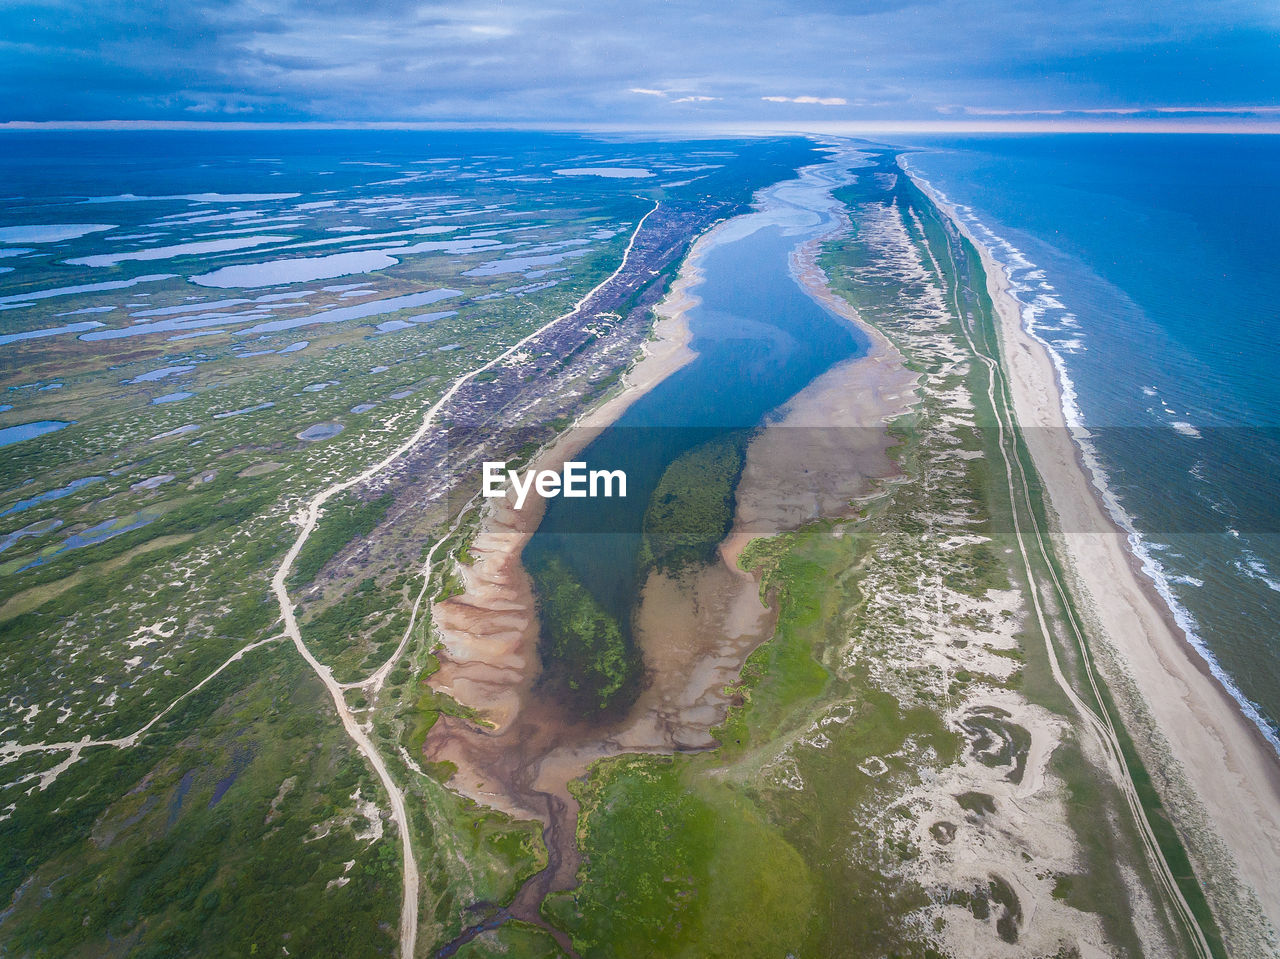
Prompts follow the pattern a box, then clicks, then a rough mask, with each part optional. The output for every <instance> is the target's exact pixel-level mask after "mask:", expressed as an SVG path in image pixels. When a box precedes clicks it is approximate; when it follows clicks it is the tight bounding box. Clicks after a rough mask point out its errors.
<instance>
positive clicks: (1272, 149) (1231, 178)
mask: <svg viewBox="0 0 1280 959" xmlns="http://www.w3.org/2000/svg"><path fill="white" fill-rule="evenodd" d="M906 163H907V165H908V167H909V168H910V169H911V170H912V172H914V173H916V174H918V175H919V176H922V177H923V178H924V179H926V180H928V181H929V183H930V184H931V185H932V186H933V187H934V188H935V189H936V190H938V191H940V192H941V193H942V194H944V195H945V196H946V197H947V198H948V199H949V200H950V201H951V202H953V203H955V204H957V205H958V207H959V212H960V214H961V216H962V217H963V218H964V219H966V220H967V221H968V223H969V225H970V227H971V228H972V229H973V230H974V232H975V235H977V236H978V237H979V239H981V240H982V241H983V242H984V243H985V244H986V245H987V246H988V247H989V248H990V249H991V250H992V252H993V253H994V254H995V256H996V258H997V259H998V260H1000V261H1001V263H1002V264H1003V265H1004V267H1005V269H1006V272H1007V273H1008V274H1009V276H1010V279H1011V282H1012V285H1013V289H1014V291H1015V293H1016V295H1017V296H1018V298H1019V300H1020V301H1021V302H1022V304H1023V320H1024V323H1025V324H1027V325H1028V326H1029V327H1030V328H1031V329H1032V331H1033V332H1034V333H1035V334H1036V335H1037V336H1039V337H1040V338H1041V339H1042V340H1044V341H1045V342H1046V343H1047V344H1048V345H1049V347H1050V348H1051V350H1052V352H1053V354H1054V358H1055V362H1056V363H1057V364H1058V366H1059V371H1060V374H1061V375H1062V377H1063V382H1064V385H1065V386H1066V391H1065V393H1066V397H1065V402H1066V406H1067V412H1068V416H1069V420H1074V421H1075V422H1077V423H1080V424H1082V425H1083V426H1084V427H1085V428H1086V430H1087V436H1082V442H1083V444H1084V447H1085V452H1086V459H1089V458H1090V457H1094V458H1095V461H1094V465H1095V479H1096V480H1097V482H1098V485H1099V486H1100V487H1101V488H1102V489H1103V491H1104V495H1105V496H1109V497H1110V498H1111V499H1110V505H1111V507H1112V511H1113V515H1114V516H1115V517H1116V518H1117V519H1118V520H1119V521H1120V522H1121V523H1122V525H1124V526H1126V528H1127V529H1128V531H1129V539H1130V544H1131V546H1132V548H1133V550H1134V552H1135V554H1136V555H1137V556H1138V558H1139V559H1140V560H1141V562H1142V564H1143V567H1144V570H1145V572H1146V574H1147V575H1148V577H1149V578H1150V579H1151V580H1152V581H1153V583H1154V584H1155V585H1156V587H1157V589H1158V590H1159V591H1160V593H1161V594H1162V596H1163V597H1164V599H1165V602H1166V603H1167V604H1168V605H1169V607H1170V610H1171V612H1172V613H1173V615H1174V617H1175V619H1176V620H1177V622H1178V624H1179V625H1180V627H1181V628H1182V630H1183V631H1184V632H1185V634H1186V636H1187V639H1188V641H1189V642H1190V643H1191V644H1192V645H1193V646H1195V647H1196V649H1197V650H1198V651H1199V653H1200V654H1201V655H1202V656H1203V657H1204V658H1205V660H1206V662H1208V663H1209V665H1210V668H1211V669H1213V671H1214V672H1215V674H1216V675H1218V677H1219V679H1220V680H1221V681H1222V682H1223V684H1224V685H1225V686H1226V687H1227V689H1228V690H1229V691H1230V692H1231V693H1232V695H1234V696H1235V697H1236V699H1237V700H1238V701H1239V702H1240V703H1241V705H1242V707H1243V708H1244V709H1245V711H1246V713H1248V714H1249V715H1250V717H1251V718H1252V719H1253V720H1254V722H1255V723H1257V725H1258V726H1259V728H1260V729H1261V730H1262V731H1263V732H1264V734H1265V735H1267V737H1268V738H1269V739H1270V740H1271V742H1272V744H1273V746H1276V748H1277V749H1278V750H1280V736H1278V735H1277V729H1278V728H1280V727H1278V725H1277V722H1278V720H1280V348H1278V347H1277V344H1276V325H1277V324H1276V321H1277V319H1280V259H1278V258H1277V242H1276V225H1277V223H1280V190H1278V189H1277V188H1276V184H1277V182H1280V138H1277V137H1268V136H1238V137H1237V136H1189V135H1180V136H1174V135H1170V136H1151V135H1133V136H1117V135H1109V136H1088V135H1059V136H1020V137H984V138H972V139H964V140H947V141H941V140H937V141H928V142H925V143H922V144H919V152H913V153H911V154H910V155H909V156H908V157H907V159H906Z"/></svg>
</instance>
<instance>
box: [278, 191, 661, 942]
mask: <svg viewBox="0 0 1280 959" xmlns="http://www.w3.org/2000/svg"><path fill="white" fill-rule="evenodd" d="M658 208H659V203H658V202H657V201H654V204H653V209H652V210H650V211H649V212H648V213H646V214H645V215H644V216H642V217H641V218H640V221H639V222H638V223H637V224H636V228H635V230H634V232H632V234H631V239H630V240H629V241H628V243H627V248H626V250H625V251H624V252H623V255H622V261H621V262H620V263H619V264H618V268H617V269H616V270H614V271H613V272H612V273H611V274H609V276H608V277H606V278H605V279H604V280H602V281H601V282H600V283H599V284H597V285H596V286H594V287H592V288H591V290H589V291H588V292H587V293H585V294H584V295H583V296H582V298H581V299H580V300H578V302H577V303H575V304H574V305H573V308H572V309H570V310H569V311H567V312H565V313H562V314H561V315H559V316H557V317H555V318H554V319H552V320H549V321H548V322H546V323H544V324H543V325H542V326H540V327H538V328H537V329H536V330H534V331H533V332H532V333H530V334H528V335H527V336H525V337H523V338H521V339H520V340H519V341H518V342H516V343H515V344H513V345H512V346H509V347H508V348H507V349H505V350H503V351H502V352H501V353H499V354H498V355H497V356H495V357H494V358H493V359H491V360H489V361H488V362H487V363H484V364H483V365H481V366H477V367H476V368H475V369H473V370H471V371H469V372H467V373H464V374H463V375H462V376H459V377H458V378H457V379H456V380H454V381H453V383H452V384H451V385H450V386H449V388H448V389H447V390H445V392H444V394H443V395H442V396H441V397H440V399H438V400H436V402H435V403H434V404H433V405H432V406H431V407H430V408H429V409H428V410H427V411H426V413H425V414H423V417H422V422H421V424H419V426H418V428H417V429H416V430H414V432H413V434H412V435H411V436H410V437H409V438H408V439H407V440H405V441H404V442H403V443H401V444H400V445H399V446H397V447H396V448H395V449H394V450H392V451H391V452H390V453H389V454H387V455H386V456H385V457H383V458H382V459H381V460H379V461H378V462H376V463H374V464H373V465H372V466H369V467H367V468H366V469H365V470H363V471H362V472H361V473H359V474H357V475H356V476H354V477H352V478H350V479H347V480H343V481H342V482H340V483H334V484H333V485H332V486H329V487H327V488H326V489H324V490H321V491H320V492H319V493H317V494H316V495H315V496H313V497H312V498H311V500H310V501H309V502H308V503H307V505H306V507H305V508H304V509H303V510H302V511H300V512H299V513H298V514H297V515H296V516H295V519H296V521H297V522H298V525H299V526H300V527H301V529H300V530H299V532H298V536H297V538H296V539H295V540H294V542H293V545H292V546H291V547H290V548H289V552H288V553H286V554H285V557H284V561H283V562H281V564H280V567H279V568H278V569H277V570H276V573H275V575H274V576H272V577H271V589H272V591H273V592H274V593H275V595H276V600H277V602H278V603H279V604H280V615H281V618H282V619H283V621H284V631H285V635H287V636H288V637H289V638H290V639H291V640H293V644H294V646H295V647H296V648H297V650H298V653H299V655H301V656H302V658H303V659H304V660H305V661H306V662H307V664H308V665H309V666H310V667H311V668H312V670H313V671H314V672H315V674H316V676H317V677H318V678H319V679H320V681H321V682H322V683H323V684H324V686H325V688H326V689H327V690H328V691H329V695H330V696H331V697H332V699H333V705H334V710H335V712H337V714H338V718H339V719H340V720H341V722H342V726H343V729H345V730H346V732H347V735H348V736H350V737H351V740H352V742H354V743H355V745H356V748H357V749H358V750H359V751H360V752H361V754H363V755H364V757H365V758H366V759H367V760H368V761H369V765H370V766H372V767H373V770H374V772H375V773H377V776H378V779H379V780H380V781H381V783H382V786H383V788H384V789H385V790H386V793H387V796H388V798H389V800H390V803H391V814H392V818H393V819H394V820H395V824H396V829H397V830H398V831H399V833H400V847H401V855H402V857H403V859H404V867H403V869H404V879H403V884H402V888H403V898H402V902H401V907H400V955H401V957H402V959H412V957H413V955H414V954H415V951H416V949H417V939H418V898H419V896H418V886H419V877H418V863H417V860H416V859H415V858H414V853H413V837H412V834H411V833H410V831H409V816H408V812H407V811H406V809H405V802H404V792H403V790H401V789H400V787H399V786H398V785H397V784H396V782H395V780H394V778H393V777H392V776H391V772H390V771H389V770H388V769H387V765H386V763H385V762H384V761H383V758H382V754H381V753H380V752H379V751H378V748H377V747H376V746H375V745H374V744H373V741H372V740H371V739H370V738H369V736H368V733H367V732H366V731H365V728H364V727H362V726H361V725H360V724H359V723H358V722H357V721H356V719H355V716H353V715H352V712H351V709H350V707H348V706H347V703H346V697H345V693H344V691H345V688H346V687H344V686H343V685H342V684H340V683H339V682H338V681H337V680H335V679H334V678H333V671H332V670H331V669H330V668H329V667H328V666H326V665H325V664H324V663H322V662H320V660H318V659H317V658H316V657H315V655H314V654H313V653H312V652H311V650H310V649H309V648H308V647H307V644H306V642H305V641H304V640H303V638H302V631H301V630H300V629H299V627H298V620H297V618H296V617H295V615H294V603H293V601H292V600H291V599H290V598H289V590H288V587H287V586H286V580H287V579H288V577H289V572H290V570H292V569H293V564H294V563H295V562H296V561H297V559H298V554H299V553H300V552H301V551H302V547H303V546H304V545H306V542H307V539H308V538H310V536H311V534H312V533H313V532H315V529H316V526H317V525H318V524H319V522H320V516H321V513H322V511H323V509H324V505H325V503H327V502H328V501H329V500H331V499H332V498H333V497H335V496H337V495H338V494H339V493H342V492H345V491H346V490H349V489H351V488H352V487H354V486H358V485H360V484H361V483H365V482H368V481H369V480H371V479H373V477H375V476H377V475H378V474H379V473H381V472H382V471H383V470H385V469H387V468H388V467H389V466H391V465H392V464H393V463H395V462H396V461H397V460H398V459H399V458H400V457H402V456H403V455H404V454H405V453H407V452H409V450H411V449H413V447H414V446H416V445H417V444H418V443H419V442H420V441H421V440H422V438H423V437H424V436H426V435H427V432H428V431H429V430H430V429H431V428H432V426H434V425H435V422H436V420H437V419H438V418H439V416H440V411H441V410H443V409H444V408H445V407H446V406H447V405H448V403H449V401H450V400H452V399H453V397H454V396H455V395H457V393H458V391H459V390H460V389H462V387H464V386H465V385H466V384H467V383H469V382H471V381H472V380H473V379H475V378H476V377H477V376H479V375H480V374H481V373H484V372H486V371H488V370H491V369H493V368H494V367H495V366H497V365H498V364H499V363H502V362H504V361H506V360H507V359H509V358H510V357H511V356H513V355H515V354H516V353H517V352H519V351H520V350H521V349H522V348H523V347H524V346H526V345H527V344H528V343H530V342H532V341H533V340H535V339H537V338H538V337H539V336H541V335H542V334H543V333H545V332H546V331H547V330H549V329H551V328H552V327H553V326H555V325H556V324H558V323H561V322H563V321H564V320H566V319H568V318H569V317H571V316H574V315H575V314H577V313H578V311H579V310H581V309H582V307H583V306H584V305H586V303H587V302H588V301H590V299H591V298H592V297H593V296H595V295H596V294H597V293H598V292H600V291H601V290H602V289H604V287H606V286H607V285H608V284H609V283H611V282H613V280H614V279H615V278H616V277H617V276H618V275H619V274H621V273H622V271H623V270H625V269H626V267H627V263H628V261H629V260H630V257H631V251H632V249H634V247H635V242H636V237H638V236H639V235H640V231H641V229H642V228H643V227H644V223H645V220H647V219H649V217H651V216H652V215H653V214H654V213H655V212H657V210H658ZM440 542H443V539H441V540H440V541H439V542H437V543H436V545H435V546H433V547H432V549H431V553H430V554H429V556H428V560H427V563H426V564H425V565H424V567H423V587H422V591H421V592H420V593H419V595H418V601H417V602H416V603H415V604H414V611H415V614H416V612H417V610H418V608H419V607H420V605H421V601H422V597H423V596H424V595H425V593H426V589H427V582H428V580H429V579H430V575H431V566H430V563H431V559H432V558H434V556H435V551H436V549H437V548H438V546H439V543H440ZM410 628H412V624H411V627H410ZM409 636H410V632H409V631H408V630H406V632H405V635H404V638H403V639H402V640H401V643H400V645H399V646H398V647H397V649H396V652H395V655H393V656H392V658H391V659H389V660H388V661H387V662H386V663H384V664H383V665H382V666H381V667H379V668H378V670H377V671H376V672H375V673H374V674H373V676H371V677H369V679H368V680H366V682H367V683H371V684H373V685H372V688H373V689H375V690H376V689H380V688H381V686H382V683H383V681H384V680H385V678H386V676H387V675H388V674H389V673H390V672H391V670H392V669H393V668H394V667H395V664H396V660H397V659H399V657H400V655H401V654H402V653H403V652H404V650H405V648H406V647H407V645H408V640H409Z"/></svg>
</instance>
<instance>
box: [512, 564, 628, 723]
mask: <svg viewBox="0 0 1280 959" xmlns="http://www.w3.org/2000/svg"><path fill="white" fill-rule="evenodd" d="M535 575H536V577H537V582H538V617H539V621H540V623H541V625H542V641H541V643H540V645H539V648H538V651H539V654H540V655H541V657H542V663H543V669H544V673H543V676H544V681H545V682H548V683H550V684H552V685H554V686H557V687H560V688H562V689H563V690H564V692H565V694H566V696H567V697H568V699H569V700H570V702H571V704H572V705H573V706H574V707H575V708H579V709H581V710H582V711H584V712H588V713H590V712H603V711H606V710H609V709H613V708H618V707H619V706H621V705H625V699H624V697H625V696H627V695H628V694H630V693H632V692H634V685H635V681H636V679H637V675H638V673H639V669H640V661H639V655H638V653H637V652H636V650H635V649H634V647H633V646H632V645H631V643H630V642H629V640H628V639H627V637H626V636H625V635H624V634H623V631H622V627H621V626H620V625H619V623H618V621H617V620H616V619H614V618H613V617H612V616H610V615H609V613H608V612H607V611H606V610H605V609H604V607H602V606H601V605H600V604H599V603H598V602H597V601H596V599H595V597H593V596H592V595H591V593H590V592H589V591H588V590H587V589H586V587H585V586H583V585H582V584H581V583H580V582H578V580H577V579H576V578H575V577H574V575H573V572H572V570H570V569H569V567H568V565H567V564H566V563H565V562H564V561H563V560H560V559H558V558H552V559H550V560H548V561H547V562H546V563H544V564H543V565H542V566H540V567H539V568H538V569H537V571H536V573H535Z"/></svg>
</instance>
